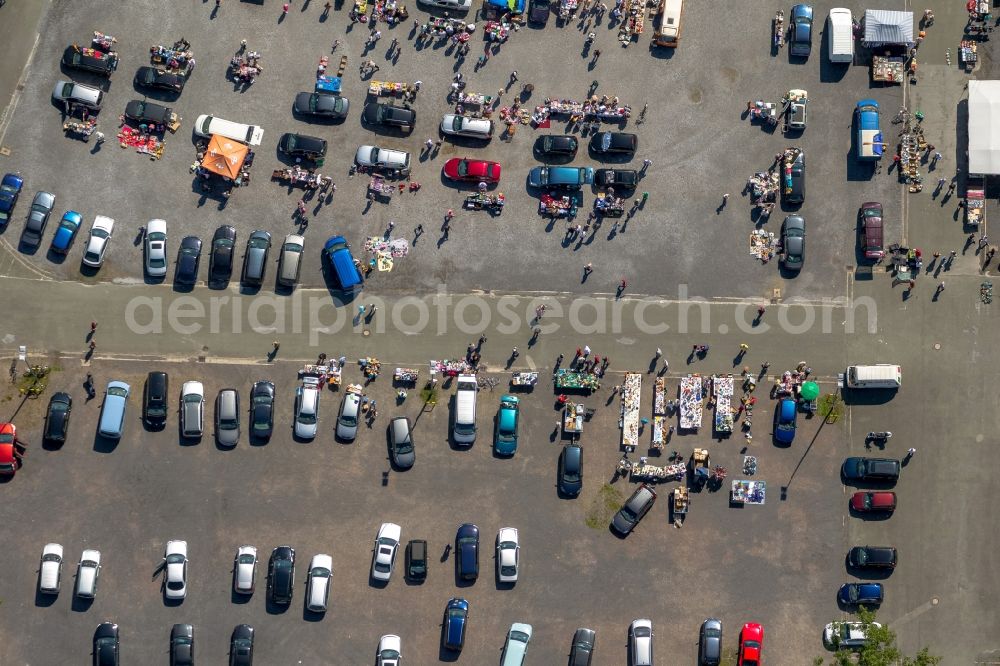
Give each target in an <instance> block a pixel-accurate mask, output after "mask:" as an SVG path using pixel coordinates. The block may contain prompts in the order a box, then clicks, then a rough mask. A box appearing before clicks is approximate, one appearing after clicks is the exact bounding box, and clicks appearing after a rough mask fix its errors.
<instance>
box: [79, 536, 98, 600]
mask: <svg viewBox="0 0 1000 666" xmlns="http://www.w3.org/2000/svg"><path fill="white" fill-rule="evenodd" d="M100 575H101V551H99V550H94V549H92V548H88V549H87V550H85V551H83V553H81V554H80V563H79V564H78V565H76V596H78V597H82V598H84V599H93V598H94V597H96V596H97V579H98V578H99V577H100Z"/></svg>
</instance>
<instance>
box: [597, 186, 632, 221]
mask: <svg viewBox="0 0 1000 666" xmlns="http://www.w3.org/2000/svg"><path fill="white" fill-rule="evenodd" d="M594 212H595V213H597V214H598V215H603V216H604V217H621V216H622V215H624V214H625V198H624V197H616V196H614V195H611V194H608V193H607V192H599V193H598V194H597V198H596V199H594Z"/></svg>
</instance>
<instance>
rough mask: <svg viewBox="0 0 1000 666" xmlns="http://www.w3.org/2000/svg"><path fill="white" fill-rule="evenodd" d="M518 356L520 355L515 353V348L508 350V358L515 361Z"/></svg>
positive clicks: (517, 352)
mask: <svg viewBox="0 0 1000 666" xmlns="http://www.w3.org/2000/svg"><path fill="white" fill-rule="evenodd" d="M520 355H521V352H519V351H517V347H514V348H513V349H511V350H510V357H511V358H512V359H515V358H517V357H518V356H520Z"/></svg>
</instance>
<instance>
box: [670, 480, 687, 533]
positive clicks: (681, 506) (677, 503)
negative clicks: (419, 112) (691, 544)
mask: <svg viewBox="0 0 1000 666" xmlns="http://www.w3.org/2000/svg"><path fill="white" fill-rule="evenodd" d="M673 496H674V497H673V499H674V504H673V509H674V516H679V517H680V518H681V520H682V521H683V517H684V516H685V515H686V514H687V512H688V506H690V503H691V497H690V495H689V494H688V489H687V488H685V487H684V486H678V487H676V488H674V491H673ZM674 524H675V525H680V522H679V521H675V522H674Z"/></svg>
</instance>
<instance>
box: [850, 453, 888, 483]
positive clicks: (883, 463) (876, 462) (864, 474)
mask: <svg viewBox="0 0 1000 666" xmlns="http://www.w3.org/2000/svg"><path fill="white" fill-rule="evenodd" d="M841 471H842V472H843V475H844V479H845V480H847V481H860V482H865V481H895V480H897V479H898V478H899V461H898V460H892V459H891V458H848V459H847V460H845V461H844V464H843V466H842V467H841Z"/></svg>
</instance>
